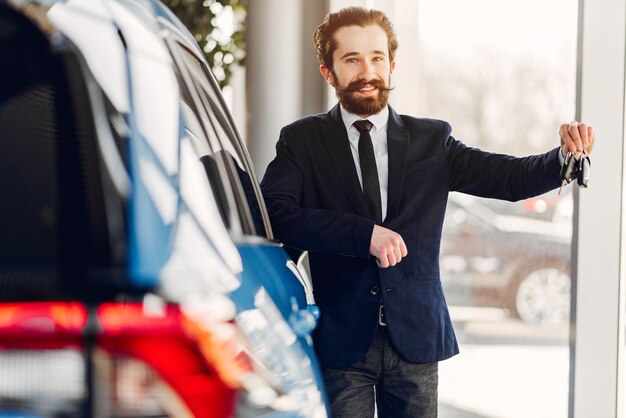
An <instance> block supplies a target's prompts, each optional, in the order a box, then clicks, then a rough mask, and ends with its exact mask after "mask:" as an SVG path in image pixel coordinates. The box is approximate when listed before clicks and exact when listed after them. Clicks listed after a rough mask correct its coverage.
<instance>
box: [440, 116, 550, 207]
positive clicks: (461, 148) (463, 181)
mask: <svg viewBox="0 0 626 418" xmlns="http://www.w3.org/2000/svg"><path fill="white" fill-rule="evenodd" d="M451 130H452V128H451V127H450V125H449V124H448V123H446V122H444V123H443V129H442V136H443V144H444V145H443V146H444V153H445V154H446V158H447V161H448V170H449V179H450V190H451V191H458V192H463V193H468V194H472V195H475V196H480V197H488V198H494V199H504V200H510V201H517V200H521V199H527V198H529V197H533V196H537V195H540V194H543V193H546V192H548V191H550V190H553V189H555V188H557V187H559V186H560V184H561V182H560V176H559V173H560V170H561V164H560V161H559V157H558V153H559V148H555V149H553V150H551V151H549V152H547V153H545V154H541V155H532V156H528V157H523V158H516V157H513V156H510V155H502V154H495V153H489V152H484V151H481V150H479V149H477V148H471V147H468V146H466V145H465V144H463V143H462V142H460V141H458V140H456V139H454V138H453V137H452V136H451V135H450V133H451Z"/></svg>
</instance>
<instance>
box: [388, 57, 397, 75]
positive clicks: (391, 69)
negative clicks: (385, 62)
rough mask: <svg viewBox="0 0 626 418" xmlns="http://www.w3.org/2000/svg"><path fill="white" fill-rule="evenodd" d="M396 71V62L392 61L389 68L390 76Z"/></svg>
mask: <svg viewBox="0 0 626 418" xmlns="http://www.w3.org/2000/svg"><path fill="white" fill-rule="evenodd" d="M395 69H396V60H393V61H391V63H390V66H389V75H391V73H393V70H395Z"/></svg>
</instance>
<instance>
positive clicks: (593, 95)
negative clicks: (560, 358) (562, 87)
mask: <svg viewBox="0 0 626 418" xmlns="http://www.w3.org/2000/svg"><path fill="white" fill-rule="evenodd" d="M580 3H581V7H582V9H581V10H582V13H581V14H580V16H581V18H582V19H581V21H580V22H579V30H580V31H581V32H580V34H579V37H581V38H580V40H579V70H578V71H579V83H578V84H579V85H578V93H579V96H578V101H579V105H578V111H577V114H578V115H579V118H580V119H581V120H584V121H586V122H588V123H590V124H592V125H593V126H594V128H595V131H596V135H597V138H598V140H597V145H596V147H595V148H594V150H593V156H592V172H591V180H590V185H589V189H587V190H581V191H580V192H579V193H577V194H578V204H577V206H576V212H577V213H575V215H577V216H575V221H574V222H575V224H574V226H575V234H574V243H573V247H574V253H573V260H572V262H573V267H574V276H575V281H576V296H575V300H574V304H573V309H574V310H573V317H572V320H573V328H572V331H573V332H572V335H571V338H572V341H573V345H572V353H571V355H572V366H573V367H572V369H571V370H572V374H571V375H570V381H571V383H572V385H571V386H570V417H575V418H589V417H607V418H612V417H616V416H617V404H618V396H619V393H618V384H617V382H618V370H619V367H618V366H619V364H618V355H619V352H620V351H621V350H622V348H623V347H622V345H623V344H624V342H623V341H622V340H621V339H620V338H619V337H618V336H619V335H621V329H620V328H623V324H621V323H620V322H619V321H618V317H619V312H620V307H619V299H620V298H619V294H620V256H621V249H620V247H621V245H622V239H621V235H622V232H621V229H622V222H621V219H622V195H623V191H622V187H623V186H622V182H623V180H622V178H623V160H624V157H623V126H624V60H625V54H624V48H625V42H624V41H625V37H626V26H625V17H626V8H625V4H624V1H623V0H603V1H584V0H580ZM576 232H577V233H576ZM621 396H622V397H623V394H621Z"/></svg>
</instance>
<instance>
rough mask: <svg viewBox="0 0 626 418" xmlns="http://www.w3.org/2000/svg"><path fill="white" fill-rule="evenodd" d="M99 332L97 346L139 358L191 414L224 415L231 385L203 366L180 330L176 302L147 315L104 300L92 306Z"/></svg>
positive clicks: (228, 412) (230, 409)
mask: <svg viewBox="0 0 626 418" xmlns="http://www.w3.org/2000/svg"><path fill="white" fill-rule="evenodd" d="M98 317H99V319H100V324H101V325H102V328H103V331H102V333H101V334H100V335H99V337H98V346H99V347H101V348H103V349H104V350H106V351H108V352H109V353H111V354H116V355H125V356H128V357H131V358H135V359H139V360H141V361H143V362H144V363H145V364H147V365H148V366H149V367H150V368H152V369H153V370H154V371H155V372H157V373H158V374H159V375H160V376H161V378H162V379H163V380H164V381H165V382H166V383H167V384H168V385H170V386H171V388H172V389H173V391H174V392H175V393H176V394H177V395H178V396H179V397H180V398H181V399H182V400H183V402H184V403H185V404H186V405H187V407H188V408H189V410H190V412H191V413H192V414H193V415H194V416H195V417H207V418H208V417H210V418H213V417H215V418H217V417H230V416H232V415H233V414H234V407H235V395H236V392H235V390H234V389H232V388H229V387H228V386H227V385H226V384H225V383H224V382H223V381H222V379H221V378H220V376H219V375H218V374H217V372H216V371H215V369H214V368H213V367H212V365H209V364H208V362H207V361H206V360H205V358H204V357H203V356H202V353H201V351H200V349H199V347H198V343H197V341H196V340H195V338H193V337H192V336H191V335H190V334H189V333H187V332H186V330H185V328H184V326H183V323H184V321H185V320H184V319H183V316H182V314H181V313H180V310H179V309H178V307H177V306H168V307H166V308H165V312H164V314H163V315H160V316H158V317H147V316H145V315H144V313H143V305H141V304H105V305H101V306H100V308H99V309H98Z"/></svg>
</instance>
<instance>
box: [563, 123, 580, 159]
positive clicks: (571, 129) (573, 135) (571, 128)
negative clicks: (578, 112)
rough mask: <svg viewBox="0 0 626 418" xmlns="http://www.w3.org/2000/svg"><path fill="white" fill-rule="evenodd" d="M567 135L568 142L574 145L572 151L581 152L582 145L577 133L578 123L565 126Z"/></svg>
mask: <svg viewBox="0 0 626 418" xmlns="http://www.w3.org/2000/svg"><path fill="white" fill-rule="evenodd" d="M567 133H568V134H569V140H570V141H572V142H573V144H574V147H575V149H574V151H572V152H576V151H578V152H581V151H582V150H583V143H582V140H581V138H580V132H579V131H578V122H571V123H569V124H568V125H567Z"/></svg>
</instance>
